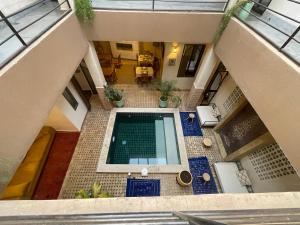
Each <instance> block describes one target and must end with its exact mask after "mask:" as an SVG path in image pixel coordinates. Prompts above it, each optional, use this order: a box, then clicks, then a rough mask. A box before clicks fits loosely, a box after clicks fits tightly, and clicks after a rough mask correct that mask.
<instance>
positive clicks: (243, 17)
mask: <svg viewBox="0 0 300 225" xmlns="http://www.w3.org/2000/svg"><path fill="white" fill-rule="evenodd" d="M253 5H254V2H248V3H247V4H246V5H244V7H243V9H241V10H240V12H239V18H240V19H241V20H246V19H247V18H248V16H249V14H250V13H249V12H251V9H252V7H253ZM244 9H245V10H244ZM247 11H248V12H247Z"/></svg>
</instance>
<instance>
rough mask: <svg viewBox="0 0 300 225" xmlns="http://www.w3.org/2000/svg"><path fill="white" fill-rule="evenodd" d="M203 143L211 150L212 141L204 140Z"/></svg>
mask: <svg viewBox="0 0 300 225" xmlns="http://www.w3.org/2000/svg"><path fill="white" fill-rule="evenodd" d="M202 143H203V145H204V146H205V147H207V148H210V147H211V146H212V140H211V139H210V138H204V139H203V141H202Z"/></svg>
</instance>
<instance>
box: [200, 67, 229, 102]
mask: <svg viewBox="0 0 300 225" xmlns="http://www.w3.org/2000/svg"><path fill="white" fill-rule="evenodd" d="M227 75H228V71H227V70H226V68H225V66H224V65H223V63H220V64H219V65H218V68H217V69H216V71H215V73H214V75H213V78H212V79H211V81H210V82H209V84H208V86H207V88H206V90H205V92H204V98H203V100H202V102H201V105H209V104H210V102H211V100H212V99H213V97H214V96H215V94H216V93H217V91H218V90H219V88H220V86H221V84H222V82H223V81H224V79H225V78H226V76H227Z"/></svg>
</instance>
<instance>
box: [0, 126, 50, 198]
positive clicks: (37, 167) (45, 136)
mask: <svg viewBox="0 0 300 225" xmlns="http://www.w3.org/2000/svg"><path fill="white" fill-rule="evenodd" d="M54 136H55V130H54V129H53V128H51V127H43V128H42V129H41V131H40V133H39V134H38V136H37V138H36V139H35V141H34V142H33V144H32V145H31V147H30V149H29V150H28V152H27V155H26V157H25V158H24V160H23V161H22V163H21V164H20V166H19V167H18V169H17V171H16V172H15V174H14V176H13V177H12V179H11V181H10V182H9V184H8V186H7V187H6V189H5V191H4V192H3V193H2V195H1V199H6V200H8V199H11V200H13V199H31V197H32V195H33V193H34V190H35V187H36V185H37V182H38V180H39V176H40V174H41V171H42V169H43V166H44V164H45V161H46V159H47V155H48V152H49V149H50V147H51V144H52V142H53V140H54Z"/></svg>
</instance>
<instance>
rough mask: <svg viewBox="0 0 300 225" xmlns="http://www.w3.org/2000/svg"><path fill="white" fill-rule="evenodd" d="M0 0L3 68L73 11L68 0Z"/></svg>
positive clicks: (1, 62) (1, 64)
mask: <svg viewBox="0 0 300 225" xmlns="http://www.w3.org/2000/svg"><path fill="white" fill-rule="evenodd" d="M29 2H31V3H30V4H28V1H27V4H26V3H25V4H24V2H19V3H18V2H17V3H18V4H17V3H16V2H13V1H11V2H10V1H3V2H2V3H0V68H1V67H3V66H4V65H5V64H6V63H8V62H9V61H10V60H11V59H12V58H14V57H15V56H17V55H18V54H19V53H20V52H21V51H23V50H24V49H25V48H26V47H27V46H29V45H30V44H32V43H33V42H34V41H35V40H36V39H37V38H39V37H40V36H41V35H42V34H44V33H45V32H46V31H48V30H49V29H50V28H51V27H52V26H53V25H54V24H56V23H57V22H58V21H59V20H60V19H62V18H63V17H64V16H65V15H67V14H68V13H69V12H71V7H70V5H69V2H68V1H67V0H65V1H63V0H62V1H52V0H39V1H29Z"/></svg>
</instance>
